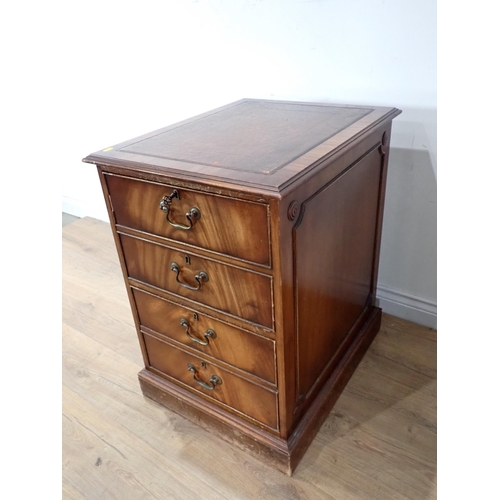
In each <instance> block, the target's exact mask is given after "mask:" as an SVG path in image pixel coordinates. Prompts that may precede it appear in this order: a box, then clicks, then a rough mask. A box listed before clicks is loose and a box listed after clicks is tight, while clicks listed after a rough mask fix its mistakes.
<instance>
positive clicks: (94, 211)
mask: <svg viewBox="0 0 500 500" xmlns="http://www.w3.org/2000/svg"><path fill="white" fill-rule="evenodd" d="M62 211H63V212H66V213H67V214H70V215H74V216H75V217H93V218H94V219H99V220H102V221H104V222H109V216H108V211H107V210H106V205H105V203H104V201H103V202H102V204H101V205H99V206H98V205H95V204H93V203H87V202H85V201H81V200H77V199H75V198H70V197H68V196H63V198H62Z"/></svg>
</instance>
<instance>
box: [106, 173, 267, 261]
mask: <svg viewBox="0 0 500 500" xmlns="http://www.w3.org/2000/svg"><path fill="white" fill-rule="evenodd" d="M106 183H107V186H108V189H109V193H110V195H111V200H112V204H113V210H114V214H115V219H116V223H117V224H121V225H123V226H127V227H130V228H133V229H137V230H139V231H145V232H147V233H151V234H155V235H158V236H163V237H165V238H170V239H173V240H175V241H180V242H183V243H187V244H191V245H194V246H199V247H202V248H206V249H208V250H213V251H215V252H219V253H222V254H226V255H230V256H232V257H237V258H239V259H243V260H247V261H250V262H255V263H257V264H263V265H265V266H270V264H271V263H270V249H269V221H268V207H267V205H262V204H259V203H251V202H244V201H240V200H234V199H230V198H225V197H222V196H216V195H209V194H204V193H200V192H195V191H189V190H185V189H181V188H175V187H172V186H166V185H163V184H155V183H151V182H145V181H140V180H134V179H129V178H125V177H119V176H114V175H106ZM174 190H176V192H177V196H174V197H172V199H171V204H170V208H169V211H168V220H170V221H171V222H172V223H173V224H179V225H182V226H186V227H189V225H190V221H189V219H188V218H187V217H186V214H188V213H189V212H190V211H191V209H193V208H195V209H196V210H197V211H198V214H199V218H196V217H195V216H192V217H191V220H192V222H193V225H192V227H191V228H190V229H182V228H179V227H174V226H173V225H172V224H170V223H169V222H168V220H167V216H166V214H165V212H164V211H162V210H161V209H160V202H161V200H162V199H163V198H164V197H165V196H170V195H171V194H172V193H173V192H174Z"/></svg>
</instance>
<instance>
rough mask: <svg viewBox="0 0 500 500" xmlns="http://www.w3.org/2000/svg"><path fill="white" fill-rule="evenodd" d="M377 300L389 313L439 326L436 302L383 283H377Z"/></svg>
mask: <svg viewBox="0 0 500 500" xmlns="http://www.w3.org/2000/svg"><path fill="white" fill-rule="evenodd" d="M377 301H378V305H379V307H381V308H382V310H383V311H384V312H385V313H387V314H391V315H392V316H397V317H398V318H403V319H407V320H408V321H413V322H414V323H418V324H419V325H424V326H428V327H429V328H437V303H436V302H433V301H431V300H427V299H424V298H422V297H417V296H416V295H412V294H411V293H407V292H403V291H401V290H396V289H395V288H391V287H389V286H385V285H381V284H378V285H377Z"/></svg>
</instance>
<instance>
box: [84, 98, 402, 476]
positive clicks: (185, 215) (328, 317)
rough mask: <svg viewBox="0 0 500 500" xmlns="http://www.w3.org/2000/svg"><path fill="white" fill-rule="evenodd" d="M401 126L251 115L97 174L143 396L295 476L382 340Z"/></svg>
mask: <svg viewBox="0 0 500 500" xmlns="http://www.w3.org/2000/svg"><path fill="white" fill-rule="evenodd" d="M399 113H400V111H399V110H398V109H395V108H384V107H373V106H346V105H333V104H320V103H305V102H285V101H269V100H256V99H243V100H240V101H237V102H234V103H231V104H229V105H227V106H223V107H221V108H218V109H215V110H213V111H210V112H207V113H204V114H202V115H199V116H196V117H194V118H191V119H189V120H185V121H183V122H180V123H177V124H175V125H171V126H168V127H165V128H163V129H160V130H156V131H154V132H152V133H149V134H146V135H144V136H141V137H137V138H135V139H132V140H129V141H126V142H124V143H121V144H118V145H116V146H113V147H109V148H106V149H104V150H102V151H98V152H96V153H93V154H91V155H89V156H88V157H86V158H85V159H84V161H85V162H88V163H93V164H95V165H97V169H98V172H99V177H100V180H101V184H102V189H103V192H104V197H105V200H106V205H107V208H108V211H109V218H110V221H111V226H112V230H113V234H114V238H115V242H116V247H117V250H118V255H119V258H120V262H121V266H122V270H123V275H124V278H125V283H126V287H127V291H128V295H129V298H130V304H131V307H132V311H133V315H134V319H135V323H136V327H137V334H138V338H139V344H140V348H141V350H142V355H143V357H144V365H145V367H144V369H143V370H142V371H141V372H140V373H139V381H140V385H141V388H142V391H143V393H144V395H146V396H147V397H149V398H152V399H153V400H155V401H157V402H159V403H161V404H162V405H164V406H166V407H168V408H171V409H172V410H173V411H175V412H177V413H180V414H182V415H184V416H185V417H186V418H188V419H190V420H192V421H194V422H196V423H198V424H199V425H202V426H203V427H205V428H207V429H209V430H211V431H213V432H216V433H217V434H218V435H219V436H220V437H221V438H223V439H226V440H228V441H230V442H231V443H233V444H235V445H237V446H240V447H242V448H244V449H245V450H247V451H248V452H249V453H253V454H256V455H257V456H258V457H260V459H262V460H264V461H266V462H267V463H270V464H272V465H273V466H275V467H277V468H279V469H280V470H282V471H283V472H286V473H288V474H291V473H292V471H293V469H294V468H295V467H296V465H297V464H298V462H299V461H300V459H301V457H302V455H303V454H304V452H305V451H306V449H307V447H308V446H309V444H310V443H311V441H312V440H313V439H314V436H315V434H316V432H317V431H318V430H319V428H320V426H321V424H322V422H323V421H324V419H325V418H326V416H327V415H328V413H329V412H330V410H331V409H332V407H333V405H334V403H335V401H336V399H337V398H338V397H339V395H340V393H341V392H342V390H343V388H344V387H345V385H346V383H347V382H348V380H349V378H350V376H351V375H352V373H353V372H354V370H355V368H356V366H357V365H358V363H359V361H360V360H361V358H362V356H363V355H364V353H365V352H366V350H367V349H368V347H369V345H370V342H371V341H372V340H373V338H374V337H375V335H376V333H377V331H378V329H379V327H380V319H381V310H380V309H379V308H378V307H376V306H375V295H376V284H377V270H378V260H379V249H380V236H381V229H382V218H383V207H384V192H385V184H386V174H387V162H388V154H389V142H390V136H391V123H392V120H393V119H394V118H395V117H396V116H397V115H398V114H399Z"/></svg>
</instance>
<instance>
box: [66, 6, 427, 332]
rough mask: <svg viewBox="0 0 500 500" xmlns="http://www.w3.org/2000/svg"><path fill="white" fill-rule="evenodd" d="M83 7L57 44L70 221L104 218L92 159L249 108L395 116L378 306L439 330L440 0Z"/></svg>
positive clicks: (72, 16) (72, 13)
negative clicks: (321, 108) (266, 105)
mask: <svg viewBox="0 0 500 500" xmlns="http://www.w3.org/2000/svg"><path fill="white" fill-rule="evenodd" d="M68 5H70V4H68ZM75 5H76V4H71V8H70V9H71V10H69V11H68V12H67V21H68V22H67V23H65V24H64V26H63V27H62V31H63V36H62V37H61V43H62V44H63V45H64V44H68V49H67V52H66V53H67V56H68V57H67V58H66V60H64V61H62V64H64V65H65V66H64V67H65V71H64V72H63V76H61V78H62V81H60V82H59V84H60V85H61V89H64V90H63V96H64V97H65V98H66V99H67V102H68V105H67V109H66V120H67V123H66V124H67V136H66V137H64V138H63V142H62V143H61V144H60V149H59V152H60V155H59V158H60V160H56V161H60V165H59V167H60V171H61V173H62V175H63V210H64V211H67V212H69V213H72V214H74V215H79V216H84V215H90V216H93V217H98V218H102V219H103V220H107V215H106V211H105V207H104V202H103V200H102V194H101V190H100V186H99V183H98V179H97V174H96V172H95V168H94V167H92V166H91V165H86V164H82V163H80V160H81V158H83V157H84V156H86V155H87V154H89V153H91V152H93V151H96V150H98V149H103V148H105V147H106V146H109V145H112V144H115V143H118V142H121V141H123V140H126V139H129V138H131V137H134V136H136V135H139V134H142V133H146V132H149V131H150V130H154V129H156V128H160V127H163V126H165V125H168V124H170V123H174V122H176V121H178V120H181V119H184V118H188V117H190V116H192V115H194V114H197V113H200V112H203V111H207V110H209V109H212V108H214V107H216V106H220V105H223V104H226V103H228V102H232V101H234V100H237V99H240V98H242V97H253V98H269V99H289V100H303V101H324V102H338V103H349V104H373V105H386V106H396V107H399V108H400V109H402V110H403V114H402V115H400V116H399V117H398V118H397V119H396V120H395V122H394V124H393V141H392V146H393V148H392V150H391V156H390V165H389V177H388V188H387V198H386V212H385V218H384V230H383V238H382V251H381V263H380V275H379V300H380V304H381V305H382V307H383V308H384V310H385V311H387V312H389V313H391V314H395V315H398V316H401V317H406V318H409V319H412V320H414V321H417V322H420V323H422V324H426V325H428V326H435V322H436V2H435V0H421V1H419V2H416V1H414V0H377V1H375V0H351V1H349V2H347V1H319V0H318V1H301V2H299V1H296V0H286V1H285V0H275V1H258V0H254V1H234V0H233V1H222V0H218V1H216V0H199V1H193V2H189V3H188V2H166V1H161V2H149V1H145V2H141V3H140V4H139V3H136V2H134V3H132V2H130V3H125V2H121V3H118V2H116V3H114V2H113V3H110V2H102V1H99V2H97V1H88V2H84V3H81V4H79V6H75ZM68 9H69V7H68Z"/></svg>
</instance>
